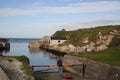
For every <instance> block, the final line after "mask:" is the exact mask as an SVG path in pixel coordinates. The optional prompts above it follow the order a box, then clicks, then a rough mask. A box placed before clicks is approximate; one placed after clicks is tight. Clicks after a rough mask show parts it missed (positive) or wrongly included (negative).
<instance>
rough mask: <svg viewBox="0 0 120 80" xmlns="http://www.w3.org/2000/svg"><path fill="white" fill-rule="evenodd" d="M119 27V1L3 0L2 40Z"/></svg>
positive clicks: (0, 3)
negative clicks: (75, 30)
mask: <svg viewBox="0 0 120 80" xmlns="http://www.w3.org/2000/svg"><path fill="white" fill-rule="evenodd" d="M113 24H120V0H0V38H41V37H43V36H46V35H52V34H53V33H54V32H56V31H57V30H61V29H63V28H64V29H66V30H74V29H79V28H86V27H94V26H97V25H113Z"/></svg>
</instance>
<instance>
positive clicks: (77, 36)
mask: <svg viewBox="0 0 120 80" xmlns="http://www.w3.org/2000/svg"><path fill="white" fill-rule="evenodd" d="M114 29H116V30H118V31H120V25H110V26H99V27H95V28H86V29H78V30H74V31H65V30H61V31H57V32H56V33H55V34H54V35H53V36H67V38H68V40H67V42H66V43H71V44H73V45H74V46H80V45H84V44H83V43H82V40H83V38H85V37H88V36H89V40H90V41H95V40H96V39H97V37H96V36H97V34H98V33H99V32H101V33H102V34H103V35H105V34H108V33H109V32H111V31H113V30H114Z"/></svg>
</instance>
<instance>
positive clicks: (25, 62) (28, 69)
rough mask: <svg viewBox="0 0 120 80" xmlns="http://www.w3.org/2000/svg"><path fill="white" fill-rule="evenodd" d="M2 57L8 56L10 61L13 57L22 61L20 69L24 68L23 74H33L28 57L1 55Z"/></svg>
mask: <svg viewBox="0 0 120 80" xmlns="http://www.w3.org/2000/svg"><path fill="white" fill-rule="evenodd" d="M2 57H3V58H8V61H9V62H12V59H10V58H15V59H17V60H18V61H20V62H22V64H23V65H22V70H25V74H27V75H29V76H33V72H32V70H31V67H30V66H29V59H28V58H27V57H26V56H2Z"/></svg>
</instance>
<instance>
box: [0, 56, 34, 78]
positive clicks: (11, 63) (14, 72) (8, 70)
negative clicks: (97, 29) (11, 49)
mask: <svg viewBox="0 0 120 80" xmlns="http://www.w3.org/2000/svg"><path fill="white" fill-rule="evenodd" d="M0 78H2V79H0V80H34V78H33V77H32V76H28V75H26V74H25V72H24V70H22V63H21V62H19V61H18V60H16V59H14V58H8V59H6V58H0Z"/></svg>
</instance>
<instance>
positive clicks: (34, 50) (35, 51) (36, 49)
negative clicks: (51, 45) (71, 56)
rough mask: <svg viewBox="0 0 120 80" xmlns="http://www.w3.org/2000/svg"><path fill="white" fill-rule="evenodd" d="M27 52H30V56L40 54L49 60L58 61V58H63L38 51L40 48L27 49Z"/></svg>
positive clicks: (44, 51)
mask: <svg viewBox="0 0 120 80" xmlns="http://www.w3.org/2000/svg"><path fill="white" fill-rule="evenodd" d="M29 52H30V54H31V55H34V54H42V55H44V56H46V57H49V58H50V59H59V58H62V57H63V56H61V55H57V54H53V53H51V52H49V51H46V50H44V49H40V48H29Z"/></svg>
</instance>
